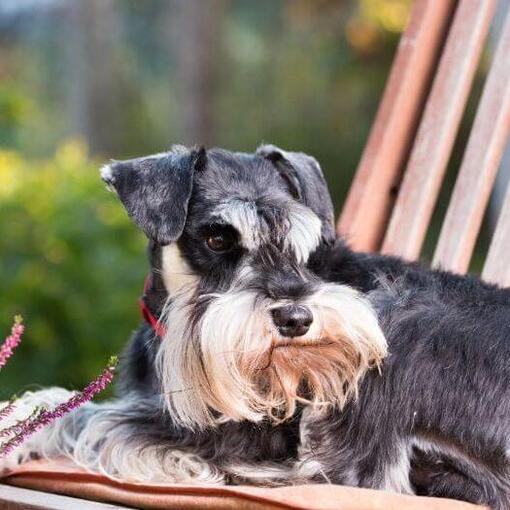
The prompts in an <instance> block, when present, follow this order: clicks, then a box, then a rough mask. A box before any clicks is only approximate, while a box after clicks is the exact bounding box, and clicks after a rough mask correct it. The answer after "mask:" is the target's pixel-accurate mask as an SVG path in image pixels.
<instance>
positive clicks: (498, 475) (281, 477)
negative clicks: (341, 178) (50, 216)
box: [5, 146, 510, 509]
mask: <svg viewBox="0 0 510 510" xmlns="http://www.w3.org/2000/svg"><path fill="white" fill-rule="evenodd" d="M102 177H103V180H104V181H105V182H106V183H107V184H108V185H109V187H110V188H111V189H112V190H113V191H115V192H116V194H117V195H118V197H119V198H120V200H121V202H122V203H123V204H124V206H125V207H126V209H127V212H128V214H129V215H130V216H131V218H132V219H133V220H134V222H135V223H136V224H137V225H138V226H139V227H140V228H141V229H142V230H143V231H144V232H145V234H146V235H147V237H148V238H149V258H150V262H151V271H150V277H149V278H148V281H147V284H146V289H145V294H144V296H143V303H142V304H143V307H142V308H143V311H144V315H145V317H146V319H147V320H146V323H145V324H143V325H142V326H141V327H140V329H139V330H138V331H137V332H136V333H135V335H134V337H133V338H132V340H131V342H130V344H129V346H128V348H127V350H126V352H125V355H124V364H123V367H122V373H121V381H120V385H119V386H120V387H119V395H118V397H117V399H115V400H114V401H111V402H108V403H103V404H93V405H90V406H88V407H85V408H82V409H81V410H78V412H76V413H75V414H73V415H71V416H70V417H68V418H65V419H63V420H61V421H60V423H58V424H57V425H56V426H55V427H54V428H52V429H48V430H45V431H42V432H41V433H39V435H38V436H34V438H33V439H32V440H30V441H29V442H28V443H27V444H25V445H24V446H22V447H21V448H20V449H19V450H17V451H15V452H14V453H13V454H12V456H11V457H10V459H8V463H7V465H6V466H5V467H7V468H8V467H9V466H12V465H13V464H16V463H18V462H23V461H24V460H26V459H28V458H30V457H33V456H34V454H35V455H37V456H42V457H53V456H56V455H61V454H65V455H67V456H69V457H71V458H72V459H73V460H74V462H76V463H78V464H80V465H83V466H85V467H87V468H88V469H92V470H96V471H101V472H103V473H106V474H107V475H108V476H111V477H116V478H122V479H129V480H137V481H158V482H194V483H231V484H242V483H251V484H261V485H278V484H291V483H306V482H323V483H338V484H347V485H353V486H359V487H372V488H378V489H386V490H393V491H399V492H405V493H418V494H426V495H431V496H442V497H452V498H458V499H462V500H466V501H471V502H478V503H485V504H489V505H490V506H492V507H493V508H498V509H499V508H501V509H504V508H510V499H509V498H510V461H509V454H510V451H509V448H510V445H509V439H510V291H509V290H504V289H499V288H497V287H495V286H491V285H488V284H485V283H483V282H481V281H479V280H477V279H475V278H470V277H460V276H455V275H453V274H449V273H446V272H440V271H431V270H428V269H425V268H423V267H422V266H420V265H416V264H408V263H405V262H403V261H401V260H399V259H396V258H391V257H383V256H379V255H369V254H360V253H353V252H352V251H351V250H350V249H349V248H348V246H347V245H346V243H345V242H344V241H343V240H342V239H338V238H336V236H335V230H334V221H333V208H332V204H331V200H330V198H329V193H328V190H327V187H326V184H325V182H324V179H323V176H322V172H321V170H320V167H319V165H318V163H317V162H316V161H315V160H314V159H313V158H311V157H309V156H306V155H304V154H301V153H292V152H285V151H283V150H281V149H278V148H277V147H274V146H263V147H261V148H259V149H258V151H257V152H256V153H255V154H240V153H231V152H227V151H223V150H218V149H214V150H208V151H205V150H203V149H200V150H188V149H185V148H182V147H174V148H173V149H172V150H171V151H170V152H167V153H162V154H157V155H154V156H150V157H146V158H140V159H134V160H130V161H123V162H115V163H113V164H111V165H109V166H107V167H105V168H103V170H102ZM66 396H67V394H66V392H65V391H64V390H60V389H50V390H45V391H42V392H37V393H30V394H26V395H25V396H24V399H23V402H24V404H25V405H24V406H23V407H24V408H25V411H24V412H25V413H28V412H29V411H30V410H31V409H32V408H33V405H34V404H41V403H44V402H46V403H48V404H51V403H54V402H56V401H59V400H60V399H63V398H65V397H66ZM22 411H23V409H22V408H21V407H20V409H19V413H21V412H22ZM15 418H19V414H18V416H16V417H15Z"/></svg>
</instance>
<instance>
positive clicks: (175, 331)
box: [102, 146, 386, 428]
mask: <svg viewBox="0 0 510 510" xmlns="http://www.w3.org/2000/svg"><path fill="white" fill-rule="evenodd" d="M102 177H103V179H104V180H105V181H106V183H107V184H108V185H109V186H110V187H111V188H112V189H113V190H114V191H115V192H116V193H117V195H118V196H119V198H120V200H121V201H122V203H123V204H124V206H125V207H126V209H127V211H128V213H129V215H130V216H131V217H132V218H133V220H134V221H135V223H137V224H138V226H139V227H140V228H141V229H142V230H143V231H144V232H145V234H146V235H147V236H148V238H149V239H150V246H151V251H152V257H151V260H152V261H153V264H154V265H155V266H157V267H155V269H156V270H158V271H160V272H161V278H162V281H163V282H164V287H165V289H166V293H167V294H168V297H167V299H166V303H165V307H164V310H163V320H165V321H166V325H167V333H166V336H165V338H163V339H162V342H161V346H160V348H159V351H158V356H157V370H158V373H159V377H160V381H161V387H162V392H163V395H164V397H165V401H166V405H167V407H168V409H169V411H170V413H171V414H172V417H173V419H174V420H176V421H177V422H178V423H181V424H182V425H184V426H188V427H191V428H196V427H204V426H209V425H214V424H216V423H219V422H221V421H224V420H228V419H233V420H251V421H258V420H261V419H264V418H270V419H272V420H276V421H279V420H282V419H285V418H287V417H289V416H291V415H292V414H293V413H294V411H295V409H296V404H297V403H298V402H303V403H314V404H321V403H324V404H325V403H329V404H336V405H343V403H344V402H345V401H346V399H348V398H349V397H350V396H352V395H353V394H354V393H355V392H356V388H357V384H358V382H359V379H360V377H361V376H362V375H363V374H364V373H365V372H366V370H367V369H368V368H370V367H372V366H374V365H377V364H378V363H379V362H380V361H381V359H382V358H383V356H384V355H385V352H386V343H385V339H384V336H383V334H382V332H381V330H380V328H379V326H378V322H377V318H376V316H375V313H374V312H373V310H372V308H371V307H370V305H369V303H368V302H367V301H366V300H365V299H364V298H363V297H362V296H361V295H360V294H359V293H358V292H356V291H355V290H353V289H352V288H350V287H347V286H344V285H337V284H334V283H328V282H324V281H322V280H321V279H320V278H319V277H318V275H317V274H314V272H312V271H311V270H310V269H309V264H308V262H309V260H310V257H311V256H313V254H314V253H316V252H317V251H318V250H321V249H322V250H323V249H324V248H325V247H326V246H331V245H332V243H333V242H334V240H335V231H334V216H333V207H332V204H331V199H330V197H329V193H328V190H327V186H326V183H325V181H324V178H323V175H322V172H321V169H320V167H319V164H318V163H317V161H316V160H315V159H313V158H312V157H310V156H307V155H305V154H302V153H294V152H286V151H283V150H281V149H279V148H277V147H274V146H262V147H260V148H259V149H258V150H257V152H256V153H255V154H240V153H231V152H227V151H223V150H218V149H213V150H209V151H205V150H203V149H200V150H188V149H185V148H182V147H175V148H174V149H173V150H172V151H170V152H168V153H163V154H157V155H155V156H150V157H146V158H140V159H134V160H129V161H122V162H115V163H113V164H111V165H109V166H106V167H104V168H103V170H102ZM155 254H157V256H156V255H155ZM154 261H156V262H154Z"/></svg>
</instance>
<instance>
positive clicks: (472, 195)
mask: <svg viewBox="0 0 510 510" xmlns="http://www.w3.org/2000/svg"><path fill="white" fill-rule="evenodd" d="M509 133H510V14H508V15H507V19H506V22H505V25H504V27H503V30H502V33H501V38H500V41H499V43H498V47H497V49H496V52H495V54H494V59H493V62H492V67H491V70H490V72H489V75H488V77H487V81H486V84H485V87H484V91H483V94H482V98H481V100H480V105H479V107H478V111H477V114H476V117H475V122H474V124H473V129H472V131H471V135H470V137H469V141H468V145H467V148H466V152H465V154H464V158H463V162H462V165H461V168H460V172H459V176H458V178H457V182H456V183H455V188H454V190H453V194H452V198H451V201H450V206H449V208H448V212H447V214H446V218H445V221H444V224H443V228H442V229H441V235H440V237H439V242H438V246H437V249H436V253H435V255H434V261H433V264H434V265H435V266H441V267H443V268H445V269H449V270H450V271H455V272H458V273H465V272H466V271H467V269H468V266H469V261H470V260H471V255H472V253H473V249H474V246H475V242H476V238H477V236H478V232H479V230H480V225H481V223H482V218H483V213H484V211H485V209H486V207H487V202H488V201H489V196H490V191H491V189H492V187H493V185H494V180H495V178H496V175H497V170H498V166H499V163H500V162H501V157H502V156H503V151H504V149H505V145H506V142H507V141H508V135H509ZM506 228H507V229H509V230H510V225H507V227H506ZM507 247H508V246H507ZM507 254H508V252H507ZM507 254H505V255H506V256H507Z"/></svg>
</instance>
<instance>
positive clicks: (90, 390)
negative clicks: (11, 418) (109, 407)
mask: <svg viewBox="0 0 510 510" xmlns="http://www.w3.org/2000/svg"><path fill="white" fill-rule="evenodd" d="M116 366H117V357H115V356H114V357H112V358H110V360H109V362H108V365H107V367H106V368H105V369H104V370H103V372H102V373H101V374H100V375H99V376H98V377H96V379H94V380H93V381H92V382H90V383H89V384H88V385H87V386H86V387H85V388H84V389H83V390H81V391H79V392H78V393H75V394H74V395H73V396H72V397H71V398H70V399H69V400H67V401H66V402H62V403H61V404H58V405H57V406H56V407H55V408H54V409H52V410H48V409H44V408H36V409H34V411H33V412H32V414H31V415H30V416H29V417H28V418H26V419H25V420H22V421H20V422H18V423H16V424H14V425H13V426H12V427H9V428H7V429H5V431H0V437H2V436H3V437H5V436H7V435H12V434H14V435H13V436H12V437H11V438H10V439H9V440H8V441H7V442H5V443H4V444H2V445H1V446H0V457H5V456H6V455H8V454H9V453H10V452H11V451H12V450H13V449H14V448H16V447H17V446H19V445H20V444H21V443H23V442H24V441H25V440H26V439H27V438H28V437H29V436H31V435H32V434H34V433H35V432H37V431H39V430H41V429H42V428H44V427H45V426H47V425H49V424H50V423H52V422H54V421H55V420H57V419H58V418H62V416H64V415H66V414H68V413H70V412H71V411H73V410H74V409H77V408H78V407H80V406H82V405H83V404H85V403H86V402H89V401H90V400H92V398H94V396H95V395H97V394H98V393H99V392H100V391H103V390H104V389H105V388H106V387H107V386H108V385H109V384H110V383H111V381H112V379H113V375H114V372H115V367H116Z"/></svg>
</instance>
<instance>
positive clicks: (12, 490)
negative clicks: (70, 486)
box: [0, 485, 128, 510]
mask: <svg viewBox="0 0 510 510" xmlns="http://www.w3.org/2000/svg"><path fill="white" fill-rule="evenodd" d="M0 508H2V509H6V510H123V509H124V510H128V509H127V507H120V506H116V505H110V504H107V503H98V502H95V501H87V500H84V499H76V498H70V497H69V496H60V495H58V494H49V493H47V492H40V491H33V490H29V489H21V488H18V487H11V486H8V485H0Z"/></svg>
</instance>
